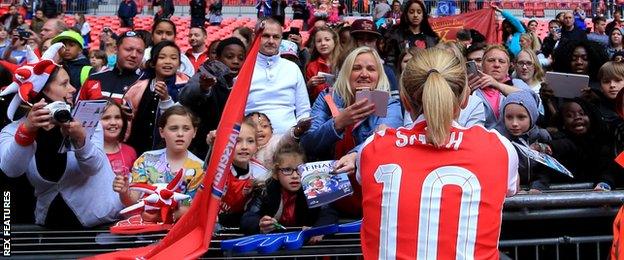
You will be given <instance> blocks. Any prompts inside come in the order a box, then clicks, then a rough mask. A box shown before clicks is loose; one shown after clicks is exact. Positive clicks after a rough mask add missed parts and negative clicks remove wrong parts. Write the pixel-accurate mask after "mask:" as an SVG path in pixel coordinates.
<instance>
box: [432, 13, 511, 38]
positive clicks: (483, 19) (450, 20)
mask: <svg viewBox="0 0 624 260" xmlns="http://www.w3.org/2000/svg"><path fill="white" fill-rule="evenodd" d="M429 23H430V24H431V27H432V28H433V30H434V31H435V32H436V33H438V35H439V36H440V39H441V40H442V41H446V40H455V34H456V33H457V31H459V30H461V29H464V28H466V29H475V30H477V31H479V32H480V33H481V34H483V35H484V36H485V38H486V40H487V42H488V43H498V42H499V39H498V38H499V37H498V31H497V29H496V25H497V22H496V15H495V11H494V9H492V8H485V9H481V10H478V11H472V12H467V13H462V14H458V15H452V16H445V17H438V18H429Z"/></svg>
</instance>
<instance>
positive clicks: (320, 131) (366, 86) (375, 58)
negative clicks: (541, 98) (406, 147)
mask: <svg viewBox="0 0 624 260" xmlns="http://www.w3.org/2000/svg"><path fill="white" fill-rule="evenodd" d="M359 90H381V91H386V92H388V91H390V83H389V81H388V78H387V77H386V74H385V73H383V65H382V64H381V58H380V57H379V54H377V51H375V50H373V49H371V48H369V47H359V48H357V49H355V50H353V51H352V52H351V53H350V54H349V55H348V56H347V58H346V59H345V61H344V63H343V65H342V67H341V69H340V72H339V73H338V77H337V79H336V83H335V84H334V90H333V92H331V93H326V92H322V93H320V94H319V96H318V97H317V98H316V101H315V102H314V105H313V106H312V112H311V115H312V117H313V118H314V119H312V126H311V127H310V130H308V132H307V133H306V134H305V135H304V136H303V137H302V138H301V144H302V145H303V147H304V148H305V149H306V151H307V152H308V153H310V155H312V156H316V157H326V156H327V155H333V154H335V155H336V156H331V157H333V158H340V156H342V155H344V154H345V153H346V152H348V151H349V150H351V149H352V148H353V147H355V145H358V144H360V143H362V142H363V141H364V139H366V138H367V137H368V136H369V135H371V134H372V133H373V132H374V131H375V130H377V129H380V128H385V127H398V126H401V122H402V116H401V107H400V104H399V101H398V100H396V99H394V98H391V97H389V100H388V107H387V109H388V111H387V115H386V117H378V116H375V115H373V113H374V112H375V106H374V104H372V103H371V102H369V101H367V100H360V101H356V100H355V94H356V92H357V91H359ZM347 135H350V138H351V139H353V140H350V141H354V142H353V144H354V145H350V146H352V147H345V148H348V149H343V150H342V152H339V151H338V150H340V149H339V148H340V147H339V146H337V145H336V143H337V142H339V141H344V140H345V139H346V138H347ZM334 148H335V149H334ZM331 150H334V153H331ZM328 151H329V152H328Z"/></svg>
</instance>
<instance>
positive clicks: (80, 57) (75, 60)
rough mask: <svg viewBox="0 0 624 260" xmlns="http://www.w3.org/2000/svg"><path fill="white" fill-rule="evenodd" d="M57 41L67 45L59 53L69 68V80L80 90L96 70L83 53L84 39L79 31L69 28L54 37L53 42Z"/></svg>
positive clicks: (63, 62)
mask: <svg viewBox="0 0 624 260" xmlns="http://www.w3.org/2000/svg"><path fill="white" fill-rule="evenodd" d="M57 42H62V43H63V44H64V45H65V48H63V49H62V51H60V52H59V55H60V57H61V59H62V60H63V61H62V65H63V66H65V67H66V68H67V72H68V73H69V82H70V83H71V85H72V86H74V87H75V88H76V89H77V90H80V87H81V86H82V84H83V83H84V82H85V81H86V80H87V78H88V77H89V75H90V74H91V73H92V72H93V71H94V70H93V68H92V67H91V64H90V63H89V59H87V57H85V55H84V54H82V50H83V49H84V48H85V44H84V39H83V38H82V36H81V35H80V34H79V33H77V32H75V31H72V30H68V31H64V32H62V33H61V34H59V35H58V36H56V37H54V38H53V39H52V44H55V43H57ZM76 93H78V91H76Z"/></svg>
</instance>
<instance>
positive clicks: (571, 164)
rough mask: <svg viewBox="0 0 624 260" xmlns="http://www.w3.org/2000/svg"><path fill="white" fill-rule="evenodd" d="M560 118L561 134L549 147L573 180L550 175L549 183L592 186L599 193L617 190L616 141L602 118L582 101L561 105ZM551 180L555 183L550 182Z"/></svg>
mask: <svg viewBox="0 0 624 260" xmlns="http://www.w3.org/2000/svg"><path fill="white" fill-rule="evenodd" d="M559 110H560V113H559V116H558V117H557V124H558V127H559V130H560V131H559V132H557V133H555V134H553V140H552V142H551V143H550V147H551V149H552V154H553V157H555V158H556V159H557V160H558V161H559V162H561V164H563V165H564V166H565V167H566V168H567V169H568V170H570V171H571V172H572V174H574V179H570V178H568V177H560V176H562V175H553V174H550V175H549V179H547V181H548V183H549V182H571V181H573V182H592V183H593V184H594V185H595V186H594V187H595V189H596V190H611V189H615V188H616V186H615V185H617V184H618V183H620V181H621V180H620V179H621V177H619V178H616V177H618V176H622V174H623V173H622V169H621V167H619V166H618V165H616V164H615V162H614V160H613V159H614V158H615V155H614V153H613V150H614V148H613V141H612V139H611V138H610V136H609V135H607V134H606V133H605V132H606V128H605V124H604V123H603V122H602V121H601V120H600V114H599V113H598V112H597V111H596V110H595V109H593V108H591V105H589V104H588V103H587V102H585V101H584V100H581V99H574V100H568V101H565V102H564V103H562V105H561V107H560V108H559ZM551 179H552V180H551Z"/></svg>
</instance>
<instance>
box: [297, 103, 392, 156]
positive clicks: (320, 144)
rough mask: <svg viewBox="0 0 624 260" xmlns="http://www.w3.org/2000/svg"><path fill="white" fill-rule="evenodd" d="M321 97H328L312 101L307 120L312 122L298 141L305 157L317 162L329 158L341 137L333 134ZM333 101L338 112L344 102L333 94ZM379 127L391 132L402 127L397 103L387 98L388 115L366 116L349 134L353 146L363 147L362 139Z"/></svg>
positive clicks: (326, 109) (331, 124) (328, 114)
mask: <svg viewBox="0 0 624 260" xmlns="http://www.w3.org/2000/svg"><path fill="white" fill-rule="evenodd" d="M325 95H328V93H327V92H322V93H321V94H320V95H319V96H318V97H317V98H316V101H314V105H313V106H312V112H311V116H312V117H313V118H314V119H312V126H311V127H310V130H308V131H307V132H306V133H305V134H304V135H303V136H302V137H301V145H302V146H303V148H304V149H305V151H306V153H307V154H308V155H310V156H312V157H315V158H317V159H331V158H333V157H334V150H333V148H334V145H335V144H336V142H338V141H340V140H341V139H342V138H343V137H344V134H343V133H338V132H336V129H335V128H334V119H333V117H332V114H331V111H330V110H329V106H328V105H327V103H326V102H325V99H324V97H325ZM333 99H334V102H335V103H336V106H337V107H338V108H339V109H343V108H344V107H345V104H344V101H343V100H342V98H341V97H340V96H338V94H337V93H334V94H333ZM381 124H385V125H387V126H389V127H392V128H397V127H400V126H402V125H403V116H402V114H401V105H400V103H399V101H398V100H396V99H394V98H392V97H390V99H389V100H388V114H387V116H386V117H383V118H380V117H378V116H375V115H370V116H369V117H368V118H367V119H366V121H364V122H362V123H361V124H360V125H359V126H358V127H357V128H355V129H354V130H353V137H354V138H355V145H359V144H361V143H363V142H364V140H366V138H368V137H369V136H371V135H372V134H373V133H374V132H375V129H377V126H379V125H381Z"/></svg>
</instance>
